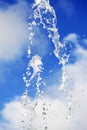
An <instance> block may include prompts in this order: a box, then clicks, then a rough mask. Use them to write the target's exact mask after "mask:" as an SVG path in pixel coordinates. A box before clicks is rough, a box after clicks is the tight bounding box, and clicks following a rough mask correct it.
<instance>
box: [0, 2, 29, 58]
mask: <svg viewBox="0 0 87 130" xmlns="http://www.w3.org/2000/svg"><path fill="white" fill-rule="evenodd" d="M4 5H5V3H4ZM27 11H29V9H28V5H27V3H26V2H24V1H18V3H17V4H15V5H12V6H11V5H8V6H7V8H6V9H2V8H1V9H0V59H4V60H13V59H15V58H16V56H19V55H21V54H22V53H23V52H22V49H23V45H24V44H25V43H27V42H28V38H27V22H26V17H27Z"/></svg>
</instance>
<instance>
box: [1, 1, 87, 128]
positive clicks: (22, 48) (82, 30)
mask: <svg viewBox="0 0 87 130" xmlns="http://www.w3.org/2000/svg"><path fill="white" fill-rule="evenodd" d="M33 2H34V1H33V0H25V1H24V0H18V1H17V0H14V1H12V0H1V1H0V35H1V36H0V111H1V114H0V115H2V118H3V119H4V120H7V121H9V122H10V124H9V125H8V124H5V122H4V121H2V120H1V121H0V124H1V128H0V130H5V129H7V130H11V128H10V127H11V125H12V122H11V121H13V124H15V123H14V122H15V119H14V117H12V116H10V117H11V118H9V116H8V114H9V113H10V112H11V110H12V109H14V110H16V107H15V106H16V104H17V108H18V111H20V105H19V104H18V99H19V97H20V96H21V95H22V94H23V92H24V90H25V83H24V81H23V79H22V76H23V74H24V73H25V72H26V68H27V64H28V58H27V48H28V45H29V40H28V35H29V32H28V29H27V26H28V23H27V21H28V20H27V18H28V16H29V15H30V14H32V9H31V6H30V5H31V4H32V3H33ZM50 4H51V6H53V7H54V9H55V12H56V16H57V28H58V31H59V34H60V40H61V41H67V42H69V43H71V44H72V53H71V57H70V59H69V64H68V65H66V70H67V73H68V75H69V77H70V78H71V79H72V81H71V82H72V84H70V87H71V88H72V95H73V108H74V111H75V113H74V114H73V116H72V120H70V123H69V126H68V128H69V127H71V129H70V130H76V129H79V130H80V129H81V130H82V129H84V130H86V129H87V124H86V122H85V120H86V119H87V114H86V112H87V111H86V109H85V108H87V105H86V106H85V103H86V102H87V96H86V95H87V88H86V86H87V66H86V65H87V61H86V59H87V54H86V53H87V52H86V51H87V28H86V26H87V13H86V12H87V7H86V5H87V1H86V0H84V2H83V1H82V0H80V1H79V0H54V1H53V0H50ZM36 31H37V32H36V33H37V35H36V38H35V39H34V42H35V45H34V46H33V47H32V56H33V55H35V54H39V55H40V56H41V57H42V61H43V67H44V71H43V73H42V74H41V76H42V78H43V81H45V82H46V86H45V87H44V88H43V89H44V91H45V94H46V95H47V96H48V97H51V98H52V100H53V99H54V100H55V99H58V100H56V101H55V102H54V104H53V107H54V108H55V106H56V108H58V107H59V106H60V107H59V108H58V111H64V109H61V108H62V107H64V108H65V107H66V106H65V105H64V104H63V102H61V99H59V95H61V93H60V92H57V91H56V90H57V87H58V85H59V83H60V79H61V65H60V64H58V59H57V58H56V57H55V56H54V54H53V49H54V46H53V44H52V42H51V41H49V39H48V38H47V34H46V32H45V31H42V30H38V29H36ZM38 39H39V40H38ZM50 53H52V55H51V56H50V55H49V54H50ZM51 71H52V73H50V72H51ZM57 93H58V94H57ZM29 95H30V97H34V96H35V85H34V87H31V89H30V93H29ZM17 97H18V98H17ZM60 97H61V96H60ZM16 99H17V100H16ZM82 99H84V101H83V100H82ZM46 100H47V99H46ZM52 100H51V102H52ZM64 101H65V100H64ZM47 102H48V100H47ZM57 102H58V104H57ZM77 102H78V104H76V103H77ZM40 103H41V101H40ZM14 104H15V105H14ZM56 104H57V105H56ZM63 105H64V106H63ZM79 105H80V106H81V107H80V108H79V107H78V106H79ZM8 106H9V107H8ZM38 107H39V106H38ZM53 107H52V109H53ZM11 108H12V109H11ZM39 109H40V108H39ZM7 112H8V114H7ZM15 113H16V111H15ZM37 113H38V112H37ZM55 113H57V111H56V109H55ZM60 113H61V112H60ZM64 115H65V114H64ZM64 115H62V117H61V115H60V117H61V120H62V119H63V116H64ZM78 115H80V116H81V119H79V118H78ZM54 119H55V118H54ZM50 120H51V119H50ZM58 120H59V119H58ZM54 122H55V120H54ZM76 122H80V123H81V126H80V127H79V125H77V124H76ZM61 124H64V126H65V123H64V122H61ZM71 124H73V126H72V125H71ZM17 128H18V126H17ZM17 128H15V125H14V129H15V130H16V129H17ZM58 128H59V129H61V130H67V127H66V126H65V129H64V128H63V126H62V125H61V126H57V124H56V125H55V130H57V129H58ZM17 130H18V129H17ZM50 130H51V129H50Z"/></svg>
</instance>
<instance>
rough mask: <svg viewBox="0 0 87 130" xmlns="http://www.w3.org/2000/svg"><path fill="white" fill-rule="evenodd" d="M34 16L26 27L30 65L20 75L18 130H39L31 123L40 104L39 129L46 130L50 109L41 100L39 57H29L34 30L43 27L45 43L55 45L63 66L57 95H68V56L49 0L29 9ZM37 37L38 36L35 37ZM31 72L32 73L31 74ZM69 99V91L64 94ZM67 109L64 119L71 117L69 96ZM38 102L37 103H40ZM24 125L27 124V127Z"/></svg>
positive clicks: (40, 1) (41, 64)
mask: <svg viewBox="0 0 87 130" xmlns="http://www.w3.org/2000/svg"><path fill="white" fill-rule="evenodd" d="M32 11H33V14H32V15H31V16H30V17H29V20H30V22H29V23H28V30H29V43H30V44H29V47H28V58H29V63H28V67H27V68H26V73H25V74H24V75H23V80H24V82H25V84H26V89H25V92H24V94H23V96H22V106H23V107H24V110H25V111H24V113H23V119H22V120H21V125H22V127H21V129H23V130H38V129H37V127H36V126H34V121H35V120H37V119H38V114H37V113H36V109H37V108H38V104H39V102H40V101H41V102H42V105H41V106H40V107H41V108H42V111H41V121H42V125H40V126H39V128H40V130H49V127H48V125H47V120H48V116H47V115H48V113H49V109H50V105H51V104H50V103H49V101H48V102H46V101H45V98H44V96H43V92H42V91H41V89H40V87H41V85H42V81H43V79H42V77H41V73H42V72H43V71H44V68H43V62H42V57H41V56H39V55H37V54H36V55H34V56H32V51H31V46H34V43H33V38H34V36H35V32H34V27H37V26H38V27H39V26H42V27H43V29H44V30H45V31H46V32H47V36H48V39H50V40H51V41H52V43H53V45H54V48H55V49H54V51H53V52H54V55H55V57H56V58H57V59H58V60H59V63H60V64H61V65H62V78H61V83H60V86H59V87H58V88H59V91H63V92H65V91H67V80H68V76H67V74H66V68H65V66H66V63H67V62H68V59H69V56H70V52H68V49H67V46H70V45H66V44H67V43H61V42H60V35H59V33H58V28H57V27H56V24H57V18H56V14H55V10H54V9H53V7H52V6H51V5H50V2H49V0H35V2H34V4H33V5H32ZM38 37H39V36H38ZM31 69H32V71H31ZM35 78H36V83H35V86H36V90H37V91H36V96H37V100H35V101H34V103H33V104H32V101H31V99H30V98H29V96H28V94H29V88H30V87H32V81H33V80H34V79H35ZM67 95H68V91H67ZM68 98H69V99H68V106H69V113H68V115H67V114H66V115H67V118H69V117H70V114H71V104H72V102H71V98H70V96H68ZM39 99H40V100H39ZM26 122H29V123H28V125H27V123H26Z"/></svg>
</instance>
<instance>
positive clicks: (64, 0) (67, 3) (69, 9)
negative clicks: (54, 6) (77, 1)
mask: <svg viewBox="0 0 87 130" xmlns="http://www.w3.org/2000/svg"><path fill="white" fill-rule="evenodd" d="M58 6H59V8H60V9H61V10H62V11H63V12H64V13H65V14H66V15H67V16H69V17H71V16H72V15H73V14H74V13H75V10H74V5H73V2H72V1H71V0H59V1H58Z"/></svg>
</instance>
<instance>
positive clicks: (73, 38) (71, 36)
mask: <svg viewBox="0 0 87 130" xmlns="http://www.w3.org/2000/svg"><path fill="white" fill-rule="evenodd" d="M78 38H79V35H77V34H76V33H70V34H68V35H67V36H66V37H64V38H63V41H69V42H73V43H75V44H76V43H78Z"/></svg>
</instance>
